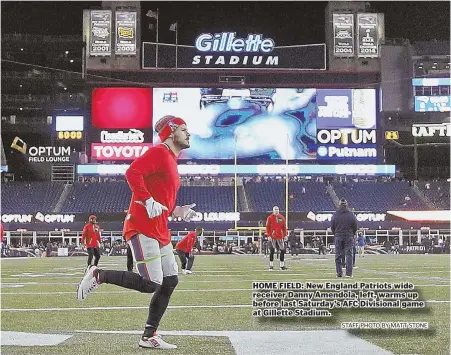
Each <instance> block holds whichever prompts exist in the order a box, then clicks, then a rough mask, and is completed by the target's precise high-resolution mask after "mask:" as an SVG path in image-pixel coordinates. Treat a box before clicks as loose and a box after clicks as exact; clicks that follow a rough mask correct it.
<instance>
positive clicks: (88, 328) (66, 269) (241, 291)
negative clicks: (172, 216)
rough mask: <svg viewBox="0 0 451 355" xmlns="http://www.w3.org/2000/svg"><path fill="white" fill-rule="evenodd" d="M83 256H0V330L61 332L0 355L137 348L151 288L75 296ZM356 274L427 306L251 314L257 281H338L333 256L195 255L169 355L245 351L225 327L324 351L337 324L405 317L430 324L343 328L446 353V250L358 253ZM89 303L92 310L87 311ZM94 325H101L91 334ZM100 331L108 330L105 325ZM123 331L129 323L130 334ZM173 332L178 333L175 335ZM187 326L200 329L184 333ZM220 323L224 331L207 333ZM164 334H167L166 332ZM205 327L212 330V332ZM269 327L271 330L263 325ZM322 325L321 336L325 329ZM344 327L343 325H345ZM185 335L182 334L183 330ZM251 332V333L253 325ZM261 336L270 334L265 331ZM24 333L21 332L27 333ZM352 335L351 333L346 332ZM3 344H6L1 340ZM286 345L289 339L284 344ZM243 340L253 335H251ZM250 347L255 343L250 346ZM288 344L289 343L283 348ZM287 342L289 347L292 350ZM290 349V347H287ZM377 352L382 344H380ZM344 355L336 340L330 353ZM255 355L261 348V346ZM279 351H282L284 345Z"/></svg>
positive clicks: (115, 263)
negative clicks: (413, 293) (409, 293)
mask: <svg viewBox="0 0 451 355" xmlns="http://www.w3.org/2000/svg"><path fill="white" fill-rule="evenodd" d="M85 260H86V258H85V257H71V258H40V259H39V258H23V259H2V260H1V276H2V285H1V286H2V289H1V308H2V312H1V330H2V331H17V332H28V333H39V334H67V335H72V336H71V337H70V338H69V339H67V340H65V341H63V342H62V343H60V344H58V345H53V346H39V347H36V346H35V347H23V346H12V345H7V346H2V349H1V353H2V354H64V355H71V354H92V355H96V354H111V355H113V354H142V353H143V352H149V351H150V352H151V351H152V350H144V349H139V348H138V347H137V342H138V339H139V334H140V332H141V331H142V328H143V325H144V322H145V320H146V318H147V308H148V304H149V298H150V295H146V294H140V293H138V292H136V291H130V290H126V289H121V288H119V287H117V286H114V285H102V286H101V287H100V288H98V289H97V290H96V292H95V293H94V294H92V295H90V296H89V297H88V299H87V300H86V301H85V302H78V301H77V300H76V299H75V290H76V285H77V283H78V282H79V281H80V280H81V278H82V276H83V269H84V266H85ZM357 265H358V266H359V268H358V269H356V270H355V271H354V275H355V277H354V279H352V280H347V279H343V280H342V281H343V282H355V281H358V282H360V281H365V282H377V281H379V282H391V283H393V282H402V281H408V282H411V283H413V284H414V285H415V288H416V290H419V292H420V298H421V299H422V300H425V301H426V302H427V303H426V308H425V309H420V310H334V311H333V314H334V316H333V317H332V318H322V319H312V318H294V319H293V318H289V319H275V318H254V317H252V296H251V295H252V282H253V281H299V282H307V281H313V282H327V281H332V282H337V281H338V280H337V278H336V277H335V266H334V261H333V256H326V257H324V256H322V257H319V256H316V255H306V256H299V257H294V258H291V257H290V256H288V257H287V259H286V266H287V267H288V268H289V270H287V271H283V272H282V271H278V270H277V269H278V262H277V261H276V262H275V269H276V271H274V272H269V271H267V266H268V259H266V258H264V257H263V256H239V255H236V256H235V255H229V256H220V255H218V256H197V257H196V260H195V264H194V268H193V271H195V274H194V275H180V282H179V285H178V287H177V290H176V291H175V292H174V294H173V297H172V299H171V303H170V307H169V309H168V310H167V312H166V314H165V316H164V317H163V320H162V322H161V325H160V330H161V332H162V334H163V335H164V338H165V340H167V341H168V342H172V343H175V344H177V345H178V347H179V348H178V349H177V350H173V351H170V352H169V353H170V354H187V355H188V354H190V355H191V354H199V355H203V354H205V355H207V354H237V355H241V354H245V353H246V352H243V351H242V350H240V349H238V348H235V347H234V342H233V341H231V339H232V338H231V337H229V335H228V333H226V332H225V331H228V332H235V334H238V335H239V334H241V333H242V334H243V336H244V337H245V336H246V334H251V333H245V332H250V331H254V332H256V334H257V335H260V337H263V340H261V341H260V343H261V344H262V345H263V348H264V349H268V350H267V353H268V354H269V353H271V351H270V348H271V346H270V344H271V342H272V339H273V338H272V337H273V336H277V335H271V336H270V334H274V333H269V331H277V332H280V333H275V334H284V333H286V334H290V332H286V331H288V330H290V331H298V332H299V333H293V334H298V335H296V336H297V337H298V338H299V339H302V336H303V334H307V332H302V331H313V330H317V331H319V332H315V333H311V334H319V335H318V337H317V339H315V341H313V342H312V340H311V339H310V338H309V337H306V338H305V339H304V343H303V344H304V346H301V347H299V349H298V350H296V351H295V352H294V353H296V354H307V353H311V354H314V355H316V354H326V353H325V352H324V351H323V350H322V349H321V348H322V341H323V340H327V339H326V338H327V337H329V335H326V334H330V333H328V331H331V330H337V331H338V330H339V329H340V325H341V322H356V321H410V322H420V321H421V322H422V321H424V322H429V330H427V331H424V330H423V331H400V330H379V331H376V330H365V331H355V330H352V331H351V330H350V331H348V332H349V333H350V334H352V335H353V336H355V337H358V338H360V339H363V340H365V341H367V342H368V343H370V344H374V345H376V346H378V347H379V348H380V349H381V353H393V354H422V355H445V354H449V353H450V303H449V301H450V287H449V284H450V259H449V255H369V256H365V257H364V258H358V260H357ZM99 266H100V267H102V268H105V269H108V268H109V269H116V270H125V269H126V261H125V258H124V257H102V258H101V260H100V265H99ZM91 308H93V309H91ZM93 331H100V332H99V333H93ZM106 331H110V333H107V332H106ZM125 331H128V333H126V332H125ZM175 331H180V333H176V332H175ZM188 331H198V333H193V335H189V333H187V332H188ZM211 331H224V333H220V332H218V333H211ZM165 332H169V335H165ZM208 332H210V333H208ZM266 332H268V333H266ZM321 332H324V339H323V338H322V336H321V334H322V333H321ZM341 332H344V331H341ZM187 334H188V335H187ZM252 334H255V333H252ZM265 334H268V337H266V338H265ZM29 336H31V335H28V336H24V337H29ZM350 339H351V340H352V339H353V337H350ZM2 343H3V342H2ZM288 345H290V344H288ZM249 347H252V342H251V341H249ZM288 349H289V348H288ZM247 350H248V352H247V353H246V354H252V353H254V352H253V349H247ZM289 350H290V349H289ZM289 350H287V352H288V353H289ZM292 350H293V349H291V350H290V351H292ZM383 350H385V351H387V352H383ZM341 353H343V354H347V353H348V352H346V351H345V349H342V350H340V347H339V346H337V348H336V351H335V352H334V354H341ZM258 355H267V354H265V350H259V352H258ZM280 355H284V352H283V351H281V352H280Z"/></svg>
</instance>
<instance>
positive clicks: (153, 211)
mask: <svg viewBox="0 0 451 355" xmlns="http://www.w3.org/2000/svg"><path fill="white" fill-rule="evenodd" d="M135 202H136V203H139V204H140V205H143V206H144V207H146V210H147V215H148V216H149V218H154V217H158V216H159V215H161V214H162V213H163V211H167V210H168V208H167V207H166V206H164V205H162V204H161V203H159V202H157V201H155V200H154V199H153V197H151V198H149V199H148V200H146V202H145V204H144V203H142V202H141V201H135Z"/></svg>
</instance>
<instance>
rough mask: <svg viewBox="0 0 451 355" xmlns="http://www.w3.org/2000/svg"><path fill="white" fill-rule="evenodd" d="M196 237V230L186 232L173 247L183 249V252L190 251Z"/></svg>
mask: <svg viewBox="0 0 451 355" xmlns="http://www.w3.org/2000/svg"><path fill="white" fill-rule="evenodd" d="M196 239H197V236H196V232H191V233H188V234H187V235H185V236H184V237H183V239H182V240H181V241H179V242H178V243H177V245H176V246H175V249H176V250H181V251H184V252H185V253H190V252H191V249H193V246H194V244H195V243H196Z"/></svg>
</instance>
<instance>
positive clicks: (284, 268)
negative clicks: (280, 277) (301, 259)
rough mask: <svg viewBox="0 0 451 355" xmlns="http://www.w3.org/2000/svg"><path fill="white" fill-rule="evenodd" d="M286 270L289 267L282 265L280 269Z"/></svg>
mask: <svg viewBox="0 0 451 355" xmlns="http://www.w3.org/2000/svg"><path fill="white" fill-rule="evenodd" d="M284 270H288V268H287V267H286V266H281V267H280V271H284Z"/></svg>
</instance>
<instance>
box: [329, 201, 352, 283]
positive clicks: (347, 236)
mask: <svg viewBox="0 0 451 355" xmlns="http://www.w3.org/2000/svg"><path fill="white" fill-rule="evenodd" d="M331 229H332V233H333V234H334V235H335V267H336V270H337V276H338V277H342V276H343V275H342V257H343V254H344V255H346V277H352V251H353V246H354V235H355V234H356V232H357V219H356V217H355V215H354V213H352V212H351V211H350V210H349V208H348V202H347V201H346V200H345V199H344V198H342V199H341V200H340V207H339V208H338V210H337V211H336V212H335V213H334V215H333V216H332V221H331Z"/></svg>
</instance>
